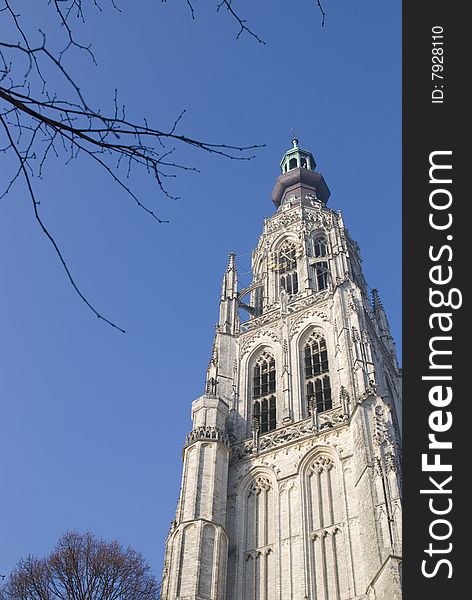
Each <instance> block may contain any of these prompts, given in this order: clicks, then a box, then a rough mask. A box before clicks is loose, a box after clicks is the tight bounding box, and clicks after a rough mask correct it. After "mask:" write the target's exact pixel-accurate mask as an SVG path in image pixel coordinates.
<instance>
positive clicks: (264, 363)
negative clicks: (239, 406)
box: [252, 352, 277, 433]
mask: <svg viewBox="0 0 472 600" xmlns="http://www.w3.org/2000/svg"><path fill="white" fill-rule="evenodd" d="M275 388H276V370H275V359H274V357H273V356H272V355H270V354H269V353H268V352H264V353H263V354H261V356H260V357H259V359H258V360H257V362H256V364H255V366H254V370H253V378H252V400H253V404H252V407H253V408H252V410H253V417H254V420H255V421H256V424H257V426H258V427H259V430H260V432H261V433H265V432H266V431H272V430H273V429H275V428H276V426H277V408H276V397H275Z"/></svg>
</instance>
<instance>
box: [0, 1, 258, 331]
mask: <svg viewBox="0 0 472 600" xmlns="http://www.w3.org/2000/svg"><path fill="white" fill-rule="evenodd" d="M108 1H109V4H110V5H111V6H112V7H113V8H114V9H115V10H118V11H120V9H119V8H118V6H117V4H116V3H115V0H108ZM104 2H105V0H103V2H102V3H104ZM16 4H17V2H16V0H0V25H1V30H2V32H3V35H2V39H0V119H1V125H2V131H3V132H4V142H3V139H2V138H0V153H2V154H4V155H7V154H11V155H12V157H13V158H14V159H15V161H16V163H17V166H16V167H15V168H14V170H13V173H12V174H11V177H10V178H9V181H8V182H7V183H5V184H3V191H1V193H0V198H4V197H5V196H6V195H7V194H9V193H10V192H11V190H12V188H13V186H14V185H16V184H17V183H18V182H19V180H23V182H24V184H25V185H26V189H27V192H28V195H29V197H30V198H31V201H32V206H33V211H34V216H35V219H36V221H37V222H38V224H39V226H40V228H41V230H42V231H43V233H44V234H45V236H46V237H47V238H48V240H49V241H50V243H51V244H52V246H53V248H54V250H55V252H56V254H57V256H58V258H59V260H60V262H61V264H62V266H63V268H64V270H65V272H66V274H67V277H68V279H69V281H70V283H71V285H72V286H73V289H74V290H75V292H76V293H77V294H78V296H79V297H80V299H81V300H82V301H83V302H84V303H85V304H86V305H87V306H88V308H89V309H90V310H91V311H92V312H93V313H94V314H95V315H96V316H97V317H98V318H100V319H102V320H103V321H104V322H106V323H108V324H109V325H111V326H112V327H114V328H116V329H117V330H119V331H124V330H123V329H122V328H121V327H118V325H116V324H115V323H113V322H112V321H111V320H109V319H107V318H105V317H104V316H103V314H102V313H101V312H100V311H98V310H97V309H96V308H95V307H94V306H93V305H92V303H91V302H90V301H89V300H88V299H87V297H86V296H85V294H84V293H83V292H82V291H81V289H80V287H79V286H78V284H77V283H76V281H75V279H74V277H73V276H72V273H71V270H70V268H69V266H68V264H67V261H66V260H65V258H64V255H63V253H62V251H61V249H60V248H59V245H58V243H57V242H56V240H55V239H54V237H53V235H52V234H51V232H50V231H49V230H48V228H47V227H46V226H45V224H44V221H43V220H42V218H41V216H40V214H39V212H38V205H39V201H38V200H37V199H36V194H35V189H34V178H35V177H37V178H42V177H44V172H45V169H46V166H47V162H48V160H51V159H52V158H54V159H59V158H60V157H63V158H64V161H65V164H68V163H70V162H71V161H73V160H74V159H76V158H77V157H78V156H79V155H82V156H84V157H85V158H87V159H89V160H91V161H92V162H94V163H95V164H97V165H99V166H100V167H101V168H102V169H103V170H104V171H105V172H106V173H108V175H109V176H110V177H111V178H112V180H113V181H114V182H115V183H116V184H117V185H118V186H119V187H121V188H122V189H123V190H124V191H125V192H126V194H127V195H128V196H129V197H130V198H131V199H132V200H133V202H134V203H135V204H136V205H137V206H138V207H139V208H140V209H142V210H144V211H145V212H146V213H148V214H149V215H150V216H151V217H152V218H153V219H155V220H156V221H157V222H158V223H167V222H168V221H166V220H165V219H161V218H160V217H159V216H158V215H157V213H156V210H155V208H153V207H149V206H146V205H145V204H144V202H142V201H141V199H140V198H139V197H138V195H137V194H136V192H135V191H134V190H133V188H132V185H131V184H130V183H129V182H130V180H131V177H134V176H135V171H136V169H137V170H139V171H141V172H142V173H143V174H145V175H150V176H151V177H152V178H153V179H154V181H155V182H156V184H157V186H158V189H159V190H160V191H161V192H162V194H163V195H164V196H165V197H167V198H170V199H177V198H178V196H176V195H175V194H172V193H171V192H170V190H169V189H168V187H167V181H168V180H169V179H175V178H176V177H177V174H178V173H179V172H182V171H193V172H198V169H197V168H195V167H192V166H189V165H186V164H184V163H183V162H182V161H181V160H179V158H178V151H179V149H183V148H185V147H190V148H194V149H196V150H199V151H204V152H206V153H208V154H212V155H217V156H220V157H224V158H227V159H230V160H250V159H252V158H253V157H254V156H253V154H252V151H253V150H255V149H257V148H260V147H261V146H260V145H247V146H240V145H232V144H223V143H215V142H211V141H205V140H199V139H196V138H194V137H192V136H189V135H185V134H184V133H181V131H180V130H181V127H182V124H183V117H184V114H185V110H184V111H182V112H181V113H180V114H179V115H178V116H177V118H176V119H175V121H174V122H173V123H172V124H171V125H170V126H169V127H168V128H162V129H160V128H156V127H152V126H150V125H148V122H147V120H146V119H143V121H142V123H138V122H136V121H133V120H130V119H128V118H127V117H126V114H125V108H124V106H119V104H118V97H117V92H116V90H115V92H114V96H113V100H112V104H113V110H111V111H110V113H109V114H107V113H102V111H101V110H99V109H96V108H93V107H92V106H91V105H90V103H89V102H88V101H87V100H86V96H85V94H84V92H83V91H82V89H81V86H80V85H79V83H78V81H77V80H76V78H75V77H74V76H73V74H72V73H71V71H70V70H69V67H68V65H67V57H68V56H69V54H70V53H71V52H74V51H78V52H85V53H86V55H87V56H88V57H89V58H90V59H91V63H92V65H94V64H95V65H96V64H97V61H96V58H95V56H94V54H93V53H92V49H91V46H90V44H86V43H83V42H82V41H79V40H78V39H77V38H76V37H75V32H74V27H73V25H74V23H75V22H77V21H79V23H80V22H85V10H86V8H95V9H97V10H98V11H102V10H103V9H102V6H101V3H100V2H99V0H48V2H47V4H46V8H45V9H44V10H46V11H50V12H49V17H51V16H52V17H54V18H55V19H56V24H57V30H56V31H55V32H54V44H53V45H51V44H49V43H48V37H47V35H46V33H45V31H43V30H42V29H41V28H39V29H38V30H37V31H35V32H34V31H31V23H30V22H28V20H27V18H26V17H27V16H28V12H27V9H25V8H23V11H24V12H25V15H22V14H21V13H20V11H19V10H18V9H17V8H16ZM187 4H188V6H189V7H190V9H191V14H192V18H194V17H195V14H194V9H193V6H192V3H191V0H187ZM230 4H231V2H229V4H228V8H229V9H230V8H231V7H230ZM51 11H52V12H51ZM230 12H231V14H232V15H233V16H234V17H235V18H238V17H237V14H236V13H235V12H234V11H233V10H232V9H231V10H230ZM46 16H47V15H46V14H45V17H46ZM240 25H241V26H242V27H243V29H242V31H244V30H246V31H248V32H249V33H251V35H253V34H252V32H250V30H249V29H248V28H247V27H245V26H244V21H242V20H241V21H240ZM238 37H239V36H238ZM61 38H62V41H63V44H62V45H59V49H58V50H56V49H55V48H57V43H58V41H59V43H60V40H61ZM33 40H34V41H33Z"/></svg>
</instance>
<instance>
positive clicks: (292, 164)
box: [288, 158, 298, 169]
mask: <svg viewBox="0 0 472 600" xmlns="http://www.w3.org/2000/svg"><path fill="white" fill-rule="evenodd" d="M297 166H298V164H297V159H296V158H291V159H290V161H289V163H288V168H289V169H296V168H297Z"/></svg>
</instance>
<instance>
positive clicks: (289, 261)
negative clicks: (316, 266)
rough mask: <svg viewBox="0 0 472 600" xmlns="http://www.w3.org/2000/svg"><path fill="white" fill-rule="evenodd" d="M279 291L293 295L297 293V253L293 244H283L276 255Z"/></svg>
mask: <svg viewBox="0 0 472 600" xmlns="http://www.w3.org/2000/svg"><path fill="white" fill-rule="evenodd" d="M277 270H278V271H279V273H280V289H281V290H282V289H284V290H285V291H286V292H287V293H288V294H290V295H293V294H296V293H297V292H298V273H297V251H296V247H295V244H294V243H293V242H285V244H284V245H283V246H282V247H281V248H280V250H279V253H278V255H277Z"/></svg>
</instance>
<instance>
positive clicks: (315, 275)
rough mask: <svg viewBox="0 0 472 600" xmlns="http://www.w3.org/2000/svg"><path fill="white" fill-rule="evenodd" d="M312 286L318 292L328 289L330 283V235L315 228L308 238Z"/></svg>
mask: <svg viewBox="0 0 472 600" xmlns="http://www.w3.org/2000/svg"><path fill="white" fill-rule="evenodd" d="M308 255H309V257H310V258H309V279H310V287H311V288H312V289H313V290H315V291H316V292H321V291H323V290H326V289H328V287H329V283H330V276H331V275H330V267H329V258H330V249H329V242H328V236H327V235H326V233H325V232H324V231H323V230H315V231H313V232H312V233H311V234H310V237H309V240H308Z"/></svg>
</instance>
